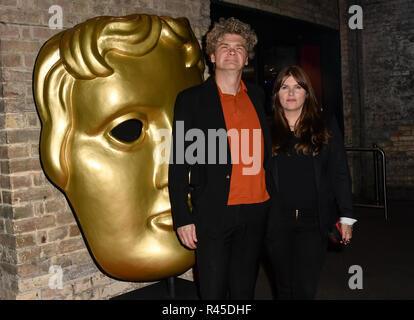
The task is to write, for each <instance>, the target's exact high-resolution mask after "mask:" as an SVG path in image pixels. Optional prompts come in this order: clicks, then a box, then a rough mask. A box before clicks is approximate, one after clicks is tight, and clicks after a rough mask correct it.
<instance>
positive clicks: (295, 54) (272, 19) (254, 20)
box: [210, 0, 343, 132]
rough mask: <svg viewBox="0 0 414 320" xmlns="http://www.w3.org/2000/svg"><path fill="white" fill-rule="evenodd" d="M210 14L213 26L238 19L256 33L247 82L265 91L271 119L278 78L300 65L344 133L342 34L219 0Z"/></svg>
mask: <svg viewBox="0 0 414 320" xmlns="http://www.w3.org/2000/svg"><path fill="white" fill-rule="evenodd" d="M210 10H211V12H210V17H211V21H212V25H213V23H214V22H216V21H218V20H219V18H220V17H225V18H227V17H235V18H238V19H240V20H241V21H243V22H246V23H248V24H250V25H251V26H252V28H253V29H254V30H255V31H256V34H257V36H258V38H259V43H258V45H257V46H256V55H255V58H254V60H253V61H251V62H250V63H249V66H248V67H247V68H246V70H245V72H244V74H243V79H244V80H247V81H252V82H255V83H257V84H259V85H261V86H262V87H263V89H264V90H265V92H266V96H267V103H266V111H267V113H268V114H269V115H270V114H272V112H273V110H272V109H273V108H272V103H271V93H272V88H273V83H274V80H275V78H276V76H277V74H278V73H279V71H280V70H281V69H282V68H283V67H285V66H288V65H292V64H297V65H300V66H301V67H302V68H303V69H304V70H305V71H306V73H307V74H308V75H309V77H310V79H311V81H312V85H313V87H314V89H315V91H316V96H317V98H318V101H319V103H320V104H321V105H322V107H323V109H324V110H325V112H326V113H327V114H328V115H332V114H334V115H335V116H336V118H337V120H338V123H339V126H340V127H341V129H342V132H343V103H342V84H341V64H340V63H341V57H340V36H339V30H334V29H331V28H328V27H324V26H320V25H317V24H313V23H310V22H306V21H301V20H297V19H293V18H289V17H284V16H281V15H277V14H273V13H268V12H264V11H260V10H257V9H252V8H246V7H242V6H238V5H234V4H228V3H223V2H221V1H217V0H212V1H211V4H210Z"/></svg>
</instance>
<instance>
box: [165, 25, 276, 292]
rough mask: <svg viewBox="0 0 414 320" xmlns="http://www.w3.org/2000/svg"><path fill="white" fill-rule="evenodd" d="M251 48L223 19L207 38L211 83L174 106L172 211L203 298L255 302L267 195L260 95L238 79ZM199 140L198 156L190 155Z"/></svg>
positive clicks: (245, 31) (252, 40) (267, 148)
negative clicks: (193, 260)
mask: <svg viewBox="0 0 414 320" xmlns="http://www.w3.org/2000/svg"><path fill="white" fill-rule="evenodd" d="M256 43H257V36H256V34H255V33H254V31H253V30H252V29H251V28H250V26H249V25H248V24H245V23H243V22H241V21H239V20H237V19H235V18H229V19H223V18H221V19H220V20H219V22H218V23H216V24H215V25H214V27H213V29H212V30H211V31H210V32H209V33H208V34H207V48H206V50H207V54H208V55H209V57H210V59H211V62H212V63H213V64H214V76H213V77H210V78H209V79H208V80H207V81H206V82H204V83H203V84H201V85H198V86H195V87H192V88H189V89H187V90H184V91H182V92H181V93H179V94H178V96H177V99H176V103H175V111H174V121H173V137H172V144H173V149H172V153H171V159H170V166H169V193H170V200H171V211H172V215H173V221H174V227H175V228H176V230H177V234H178V237H179V239H180V241H181V243H182V244H183V245H184V246H185V247H187V248H189V249H195V250H196V262H197V270H198V279H199V289H200V295H201V298H202V299H227V298H228V299H253V298H254V289H255V283H256V277H257V270H258V265H259V263H258V262H259V255H260V251H261V247H262V241H263V235H264V233H265V232H264V229H265V224H266V217H267V212H268V209H269V206H270V201H269V199H270V193H271V186H270V182H271V179H270V169H268V168H269V165H270V157H271V138H270V131H269V128H268V126H267V123H266V116H265V112H264V100H265V98H264V93H263V91H262V89H261V88H260V87H258V86H256V85H253V84H249V83H244V82H243V81H242V79H241V78H242V70H243V68H244V67H245V66H247V64H248V59H249V58H252V57H253V55H254V46H255V45H256ZM212 132H214V133H218V134H217V135H216V136H214V139H213V142H214V143H211V136H212V134H211V133H212ZM223 132H224V139H222V138H223V135H221V134H220V133H223ZM184 135H185V138H184ZM195 137H196V138H197V141H194V142H193V141H192V140H194V138H195ZM206 137H208V147H205V146H206V143H204V141H205V140H204V139H206ZM217 137H218V138H219V139H218V140H219V143H218V145H217V144H216V142H217ZM229 138H230V139H229ZM199 139H201V140H202V141H203V143H202V145H203V146H204V149H202V150H200V149H201V148H196V149H195V148H194V145H195V144H196V142H197V143H199V142H200V141H199ZM192 142H193V143H192ZM199 145H200V144H199ZM223 146H224V147H223ZM183 150H185V159H183V158H184V157H183V156H182V153H183V152H182V151H183ZM223 150H224V151H223ZM180 151H181V152H180ZM194 151H196V153H197V156H196V161H194V157H190V155H191V156H192V155H193V154H194ZM252 153H253V156H251V154H252ZM180 154H181V155H180ZM223 154H224V155H223ZM190 158H191V159H190ZM189 177H190V179H189ZM189 193H190V195H191V207H192V211H191V210H190V206H189V203H188V194H189Z"/></svg>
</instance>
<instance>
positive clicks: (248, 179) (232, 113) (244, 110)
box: [217, 81, 270, 205]
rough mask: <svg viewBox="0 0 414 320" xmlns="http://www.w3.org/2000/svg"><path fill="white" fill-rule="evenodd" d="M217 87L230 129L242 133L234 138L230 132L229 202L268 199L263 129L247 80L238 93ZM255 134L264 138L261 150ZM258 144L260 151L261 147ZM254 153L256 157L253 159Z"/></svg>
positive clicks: (229, 203)
mask: <svg viewBox="0 0 414 320" xmlns="http://www.w3.org/2000/svg"><path fill="white" fill-rule="evenodd" d="M217 88H218V90H219V94H220V101H221V106H222V109H223V113H224V120H225V122H226V128H227V132H229V131H230V130H231V131H234V132H235V131H237V132H238V135H237V134H235V135H234V136H235V137H236V139H235V140H233V138H232V137H233V135H232V134H229V138H228V141H229V147H230V151H231V158H232V163H233V165H232V172H231V180H230V192H229V198H228V201H227V204H228V205H237V204H248V203H260V202H264V201H266V200H268V199H269V198H270V197H269V194H268V193H267V190H266V178H265V172H264V170H263V155H264V140H263V133H262V130H261V129H262V127H261V125H260V121H259V117H258V116H257V113H256V109H255V108H254V106H253V103H252V102H251V101H250V98H249V96H248V95H247V88H246V86H245V85H244V83H243V81H241V89H240V91H239V92H238V93H237V94H236V95H235V96H233V95H231V94H224V93H222V92H221V90H220V87H219V86H217ZM242 129H243V130H242ZM245 129H247V130H245ZM254 129H256V133H254V131H253V130H254ZM257 129H259V130H260V132H258V131H257ZM243 131H244V132H243ZM247 133H248V134H247ZM237 136H238V139H237ZM255 137H256V141H257V140H260V152H254V145H253V144H254V143H253V142H254V140H255ZM234 143H236V145H234ZM237 144H238V147H237ZM257 147H258V146H256V151H258V148H257ZM242 153H244V154H242ZM255 153H256V154H255ZM254 156H255V157H254ZM253 157H254V159H252V158H253ZM249 168H250V169H249ZM243 169H244V170H243ZM246 169H247V170H246ZM248 171H250V174H248ZM252 173H253V174H252Z"/></svg>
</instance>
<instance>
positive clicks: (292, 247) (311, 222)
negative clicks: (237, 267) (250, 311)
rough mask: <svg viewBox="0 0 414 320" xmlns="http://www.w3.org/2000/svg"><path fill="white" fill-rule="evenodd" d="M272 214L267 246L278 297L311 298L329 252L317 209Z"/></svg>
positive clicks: (288, 298) (287, 298)
mask: <svg viewBox="0 0 414 320" xmlns="http://www.w3.org/2000/svg"><path fill="white" fill-rule="evenodd" d="M275 214H276V213H275V212H271V213H270V218H269V228H268V234H267V237H266V246H267V251H268V255H269V260H270V264H271V267H272V271H273V276H274V279H275V287H276V289H277V297H278V299H282V300H296V299H300V300H308V299H313V298H314V296H315V294H316V289H317V285H318V280H319V276H320V272H321V269H322V266H323V262H324V259H325V255H326V249H327V239H326V238H325V237H323V236H322V234H321V232H320V228H319V217H318V215H317V214H316V213H315V211H302V210H299V213H298V215H297V218H296V212H295V210H286V211H283V212H278V213H277V214H278V215H277V216H272V215H275Z"/></svg>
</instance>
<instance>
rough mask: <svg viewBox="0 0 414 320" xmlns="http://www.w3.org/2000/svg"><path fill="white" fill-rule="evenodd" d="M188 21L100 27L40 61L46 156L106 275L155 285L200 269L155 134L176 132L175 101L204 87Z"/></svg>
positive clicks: (58, 43)
mask: <svg viewBox="0 0 414 320" xmlns="http://www.w3.org/2000/svg"><path fill="white" fill-rule="evenodd" d="M203 70H204V63H203V57H202V54H201V50H200V47H199V44H198V42H197V39H196V38H195V36H194V34H193V32H192V30H191V28H190V26H189V23H188V20H187V19H185V18H179V19H172V18H169V17H157V16H150V15H132V16H126V17H97V18H94V19H91V20H88V21H86V22H84V23H82V24H79V25H77V26H75V27H74V28H72V29H69V30H66V31H63V32H61V33H59V34H57V35H55V36H54V37H52V38H51V39H50V40H49V41H48V42H46V43H45V45H44V46H43V47H42V49H41V51H40V52H39V55H38V58H37V60H36V64H35V70H34V95H35V102H36V106H37V109H38V112H39V115H40V118H41V122H42V130H41V140H40V156H41V162H42V164H43V169H44V171H45V173H46V175H47V176H48V177H49V179H50V180H51V181H52V182H53V183H54V184H55V185H56V186H57V187H59V188H60V189H61V190H62V191H63V192H64V193H65V194H66V196H67V198H68V200H69V202H70V204H71V206H72V209H73V211H74V213H75V215H76V217H77V220H78V222H79V224H80V226H79V227H80V229H81V230H82V233H83V235H84V238H85V240H86V242H87V244H88V246H89V249H90V251H91V253H92V255H93V257H94V260H95V261H96V263H97V264H98V265H99V267H100V268H101V269H102V270H103V271H104V272H105V273H107V274H108V275H110V276H112V277H114V278H117V279H124V280H136V281H154V280H159V279H162V278H165V277H169V276H173V275H177V274H180V273H182V272H184V271H186V270H187V269H189V268H190V267H191V266H192V265H193V264H194V253H193V252H192V251H189V250H187V249H185V248H184V247H183V246H182V245H181V244H180V242H179V241H178V239H177V236H176V234H175V232H174V231H173V228H172V218H171V213H170V202H169V197H168V163H162V164H159V163H156V162H155V161H154V156H153V153H154V150H155V149H156V146H157V144H159V143H160V142H159V141H156V139H154V137H155V136H156V131H157V130H159V129H168V130H171V128H172V118H173V111H174V110H173V109H174V102H175V98H176V96H177V94H178V92H180V91H181V90H183V89H185V88H188V87H190V86H194V85H196V84H199V83H201V82H202V80H203V76H202V75H203Z"/></svg>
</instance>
